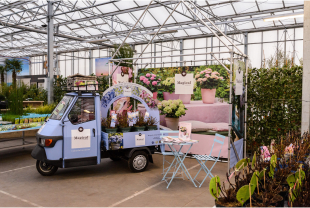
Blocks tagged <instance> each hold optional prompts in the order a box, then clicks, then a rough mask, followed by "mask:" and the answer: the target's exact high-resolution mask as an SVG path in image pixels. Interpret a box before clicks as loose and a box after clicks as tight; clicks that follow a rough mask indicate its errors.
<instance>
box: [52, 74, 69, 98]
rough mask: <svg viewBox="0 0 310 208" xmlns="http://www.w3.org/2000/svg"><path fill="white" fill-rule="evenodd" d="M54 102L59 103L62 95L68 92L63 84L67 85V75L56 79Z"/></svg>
mask: <svg viewBox="0 0 310 208" xmlns="http://www.w3.org/2000/svg"><path fill="white" fill-rule="evenodd" d="M53 84H54V102H55V103H59V102H60V101H61V99H62V97H63V96H64V95H65V94H66V92H65V91H63V90H62V87H63V86H67V77H63V76H62V75H61V76H59V77H57V78H55V79H54V83H53Z"/></svg>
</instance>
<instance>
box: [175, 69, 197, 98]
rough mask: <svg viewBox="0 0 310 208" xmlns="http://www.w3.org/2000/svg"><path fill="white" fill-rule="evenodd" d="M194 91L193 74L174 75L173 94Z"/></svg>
mask: <svg viewBox="0 0 310 208" xmlns="http://www.w3.org/2000/svg"><path fill="white" fill-rule="evenodd" d="M193 93H194V74H186V75H185V76H183V75H182V74H176V75H175V94H181V95H182V94H193Z"/></svg>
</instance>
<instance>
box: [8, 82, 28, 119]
mask: <svg viewBox="0 0 310 208" xmlns="http://www.w3.org/2000/svg"><path fill="white" fill-rule="evenodd" d="M9 93H10V94H9V96H8V101H9V102H8V107H9V111H10V113H12V114H16V115H22V114H23V93H24V87H23V86H22V87H18V88H14V87H13V88H11V90H10V91H9Z"/></svg>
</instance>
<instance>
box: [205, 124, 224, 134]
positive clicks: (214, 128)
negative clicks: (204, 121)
mask: <svg viewBox="0 0 310 208" xmlns="http://www.w3.org/2000/svg"><path fill="white" fill-rule="evenodd" d="M208 124H209V125H210V126H212V131H217V132H220V131H228V129H229V126H228V123H208Z"/></svg>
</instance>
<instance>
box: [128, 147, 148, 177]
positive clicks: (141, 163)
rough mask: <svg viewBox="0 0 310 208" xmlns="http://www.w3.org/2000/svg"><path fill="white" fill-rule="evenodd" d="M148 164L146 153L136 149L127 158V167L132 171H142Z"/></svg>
mask: <svg viewBox="0 0 310 208" xmlns="http://www.w3.org/2000/svg"><path fill="white" fill-rule="evenodd" d="M148 164H149V160H148V155H147V154H146V152H144V151H136V152H134V153H133V154H132V156H131V158H129V160H128V167H129V169H130V170H131V171H132V172H135V173H137V172H143V171H144V170H145V169H146V168H147V166H148Z"/></svg>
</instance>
